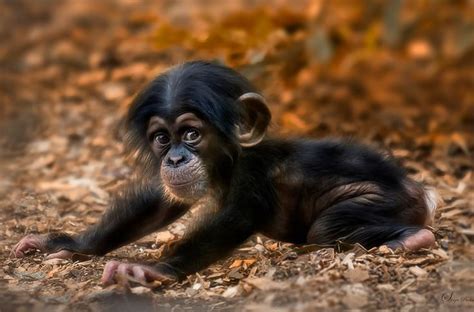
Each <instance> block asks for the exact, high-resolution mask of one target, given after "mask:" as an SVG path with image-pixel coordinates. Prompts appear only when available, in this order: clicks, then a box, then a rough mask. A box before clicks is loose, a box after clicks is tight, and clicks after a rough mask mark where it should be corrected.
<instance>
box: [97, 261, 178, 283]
mask: <svg viewBox="0 0 474 312" xmlns="http://www.w3.org/2000/svg"><path fill="white" fill-rule="evenodd" d="M172 280H173V278H172V277H170V276H169V275H165V274H163V273H161V272H160V271H159V270H157V269H155V268H153V267H151V266H147V265H142V264H134V263H123V262H118V261H109V262H107V264H106V265H105V268H104V272H103V273H102V279H101V281H102V284H104V285H105V286H108V285H112V284H117V283H118V284H124V285H125V286H128V283H129V282H135V283H139V284H141V285H143V286H147V287H152V286H157V285H156V283H154V282H170V281H172Z"/></svg>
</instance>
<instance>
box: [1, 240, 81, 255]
mask: <svg viewBox="0 0 474 312" xmlns="http://www.w3.org/2000/svg"><path fill="white" fill-rule="evenodd" d="M45 244H46V238H45V236H43V235H34V234H30V235H27V236H25V237H23V238H22V239H21V240H20V241H19V242H18V243H17V244H16V245H15V246H14V247H13V249H12V251H11V252H10V256H12V257H16V258H22V257H24V256H25V253H26V252H27V251H29V250H33V249H38V250H40V251H45V248H46V246H45ZM72 255H73V253H72V252H70V251H68V250H60V251H58V252H55V253H52V254H49V255H48V256H47V257H46V259H70V258H71V257H72Z"/></svg>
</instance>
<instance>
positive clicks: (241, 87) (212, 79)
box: [127, 61, 271, 201]
mask: <svg viewBox="0 0 474 312" xmlns="http://www.w3.org/2000/svg"><path fill="white" fill-rule="evenodd" d="M270 119H271V115H270V111H269V110H268V108H267V106H266V104H265V100H264V98H263V97H262V96H261V95H259V94H257V93H255V90H254V88H253V87H252V85H251V84H250V83H249V81H248V80H247V79H246V78H244V77H243V76H241V75H240V74H238V73H237V72H235V71H234V70H232V69H230V68H227V67H224V66H222V65H218V64H214V63H209V62H203V61H195V62H189V63H185V64H183V65H180V66H176V67H173V68H171V69H170V70H168V71H166V72H164V73H163V74H161V75H159V76H158V77H157V78H155V79H154V80H153V81H152V82H151V83H150V84H149V85H148V86H146V87H145V88H144V90H143V91H142V92H140V93H139V94H138V95H137V97H136V98H135V100H134V102H133V103H132V106H131V108H130V110H129V113H128V116H127V125H128V129H129V140H128V143H129V146H130V147H131V148H132V150H133V151H137V152H138V153H137V155H138V161H139V162H141V163H142V165H145V168H147V170H148V171H149V172H150V173H151V172H153V173H154V174H156V173H158V174H159V175H160V177H161V181H162V184H163V186H164V189H165V191H166V193H167V194H169V195H171V197H173V198H175V199H181V200H191V201H194V200H196V199H198V198H200V197H202V196H204V195H205V194H206V193H207V192H208V190H209V188H213V189H215V188H216V187H218V186H220V185H223V183H225V181H223V180H226V179H227V180H228V179H229V178H230V175H231V174H232V170H233V166H234V165H235V163H236V160H237V158H238V157H239V155H240V152H241V149H242V148H249V147H252V146H255V145H257V144H258V143H260V141H261V140H262V139H263V137H264V135H265V132H266V129H267V126H268V124H269V122H270ZM153 169H158V170H153ZM227 182H228V181H227Z"/></svg>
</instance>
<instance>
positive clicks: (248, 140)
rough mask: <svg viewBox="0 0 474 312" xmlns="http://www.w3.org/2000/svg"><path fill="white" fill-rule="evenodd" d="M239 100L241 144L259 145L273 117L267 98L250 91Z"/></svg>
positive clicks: (248, 145)
mask: <svg viewBox="0 0 474 312" xmlns="http://www.w3.org/2000/svg"><path fill="white" fill-rule="evenodd" d="M237 102H238V104H239V105H240V108H241V109H240V111H241V114H240V122H239V125H238V126H237V127H238V136H239V142H240V145H241V146H243V147H250V146H254V145H257V144H258V143H260V141H262V139H263V137H264V136H265V132H266V130H267V127H268V124H269V123H270V119H271V118H272V116H271V114H270V110H269V109H268V107H267V104H266V102H265V99H264V98H263V96H261V95H260V94H257V93H254V92H248V93H245V94H243V95H241V96H240V97H239V98H238V100H237Z"/></svg>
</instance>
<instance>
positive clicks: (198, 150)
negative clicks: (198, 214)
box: [147, 113, 213, 201]
mask: <svg viewBox="0 0 474 312" xmlns="http://www.w3.org/2000/svg"><path fill="white" fill-rule="evenodd" d="M212 136H213V135H212V129H210V127H208V126H207V125H206V123H205V122H204V121H203V120H201V119H200V118H198V117H197V116H196V115H195V114H193V113H184V114H182V115H180V116H178V117H177V118H176V119H174V120H173V121H171V122H170V121H169V120H165V119H163V118H161V117H159V116H153V117H151V118H150V121H149V123H148V129H147V137H148V139H149V142H150V145H151V149H152V151H153V153H154V155H155V156H156V157H157V158H158V159H159V160H160V174H161V179H162V181H163V186H164V190H165V192H166V193H167V194H168V195H170V197H171V198H175V199H179V200H184V201H195V200H197V199H199V198H201V197H202V196H204V195H206V192H207V189H208V173H207V170H206V168H205V164H204V161H203V160H202V159H201V157H202V155H203V154H204V155H205V154H206V149H208V147H209V141H210V139H211V137H212Z"/></svg>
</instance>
